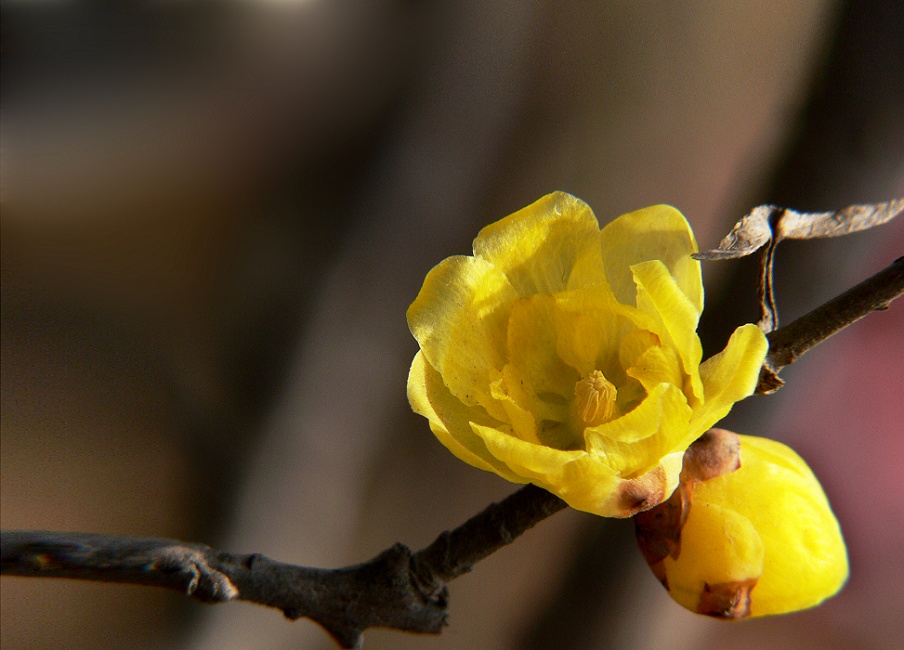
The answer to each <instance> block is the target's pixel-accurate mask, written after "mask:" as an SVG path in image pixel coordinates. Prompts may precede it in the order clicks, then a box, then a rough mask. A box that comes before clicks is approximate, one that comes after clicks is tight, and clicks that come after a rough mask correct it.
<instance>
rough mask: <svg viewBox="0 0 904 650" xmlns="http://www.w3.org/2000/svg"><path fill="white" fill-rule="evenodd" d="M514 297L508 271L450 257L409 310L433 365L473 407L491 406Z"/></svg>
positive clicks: (432, 274)
mask: <svg viewBox="0 0 904 650" xmlns="http://www.w3.org/2000/svg"><path fill="white" fill-rule="evenodd" d="M515 298H516V294H515V291H514V289H512V287H511V285H510V284H509V282H508V280H507V279H506V277H505V275H504V274H503V273H502V272H501V271H499V269H497V268H495V267H494V266H493V265H492V264H490V263H489V262H486V261H485V260H480V259H476V258H473V257H450V258H448V259H446V260H444V261H443V262H442V263H440V264H439V265H437V266H436V267H434V268H433V269H432V270H431V271H430V273H428V274H427V278H426V279H425V280H424V286H423V287H422V288H421V291H420V293H419V294H418V296H417V298H416V299H415V301H414V302H413V303H412V304H411V306H410V307H409V308H408V313H407V316H408V326H409V327H410V328H411V333H412V334H414V337H415V338H416V339H417V341H418V343H419V344H420V346H421V350H422V351H423V353H424V355H425V356H426V357H427V360H428V361H429V362H430V365H431V366H433V367H434V368H435V369H436V370H437V371H438V372H439V373H440V375H442V377H443V381H444V382H445V384H446V386H447V387H448V388H449V390H450V391H451V392H452V394H453V395H455V396H456V397H457V398H458V399H460V400H461V401H463V402H464V403H465V404H468V405H469V406H474V405H476V404H481V405H482V406H484V408H487V409H490V410H492V409H493V405H492V401H493V400H492V398H491V397H490V394H489V383H490V376H491V373H492V371H494V370H497V371H498V370H501V369H502V367H503V365H504V364H505V339H506V323H507V321H508V316H509V312H510V310H511V306H512V303H513V302H514V301H515ZM495 415H497V416H500V415H501V413H495Z"/></svg>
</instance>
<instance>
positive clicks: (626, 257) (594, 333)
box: [408, 192, 767, 517]
mask: <svg viewBox="0 0 904 650" xmlns="http://www.w3.org/2000/svg"><path fill="white" fill-rule="evenodd" d="M696 251H697V246H696V242H695V240H694V236H693V233H692V231H691V229H690V226H689V225H688V223H687V221H686V220H685V219H684V217H683V216H682V215H681V213H679V212H678V211H677V210H675V209H674V208H672V207H669V206H665V205H659V206H653V207H650V208H646V209H643V210H639V211H637V212H632V213H630V214H626V215H623V216H621V217H619V218H617V219H615V220H614V221H612V222H611V223H609V224H608V225H607V226H606V227H605V228H603V229H602V231H601V230H600V227H599V224H598V222H597V220H596V217H595V216H594V215H593V212H592V211H591V210H590V208H589V207H588V206H587V205H586V204H585V203H583V202H582V201H580V200H579V199H577V198H575V197H573V196H570V195H568V194H564V193H560V192H557V193H553V194H549V195H547V196H545V197H543V198H541V199H540V200H539V201H537V202H535V203H534V204H532V205H530V206H528V207H526V208H524V209H522V210H519V211H518V212H516V213H514V214H512V215H510V216H508V217H506V218H504V219H502V220H501V221H498V222H496V223H494V224H491V225H489V226H487V227H485V228H484V229H483V230H481V231H480V233H479V234H478V236H477V239H475V241H474V255H473V256H457V257H450V258H448V259H446V260H444V261H443V262H441V263H440V264H439V265H438V266H436V267H435V268H433V269H432V270H431V271H430V272H429V273H428V275H427V277H426V279H425V280H424V285H423V287H422V289H421V291H420V293H419V294H418V296H417V298H416V299H415V301H414V303H413V304H412V305H411V307H410V308H409V309H408V324H409V327H410V328H411V332H412V333H413V335H414V337H415V338H416V339H417V341H418V343H419V344H420V348H421V349H420V352H418V354H417V355H416V356H415V358H414V361H413V363H412V366H411V372H410V375H409V377H408V398H409V400H410V402H411V405H412V408H413V409H414V410H415V411H416V412H417V413H420V414H421V415H423V416H425V417H426V418H427V419H428V420H429V422H430V427H431V429H432V430H433V433H434V434H435V435H436V437H437V438H438V439H439V440H440V442H442V444H444V445H445V446H446V447H447V448H448V449H449V450H450V451H451V452H452V453H453V454H455V455H456V456H457V457H458V458H460V459H461V460H463V461H465V462H466V463H469V464H471V465H473V466H475V467H478V468H480V469H483V470H487V471H490V472H495V473H496V474H498V475H500V476H502V477H504V478H506V479H508V480H510V481H513V482H515V483H533V484H535V485H537V486H539V487H542V488H545V489H547V490H549V491H550V492H552V493H554V494H556V495H558V496H559V497H561V498H562V499H563V500H565V501H566V502H567V503H568V504H569V505H570V506H572V507H573V508H576V509H578V510H584V511H587V512H592V513H595V514H599V515H603V516H611V517H629V516H632V515H634V514H635V513H637V512H640V511H643V510H646V509H649V508H651V507H653V506H655V505H657V504H659V503H661V502H662V501H664V500H665V499H667V498H668V497H669V496H670V495H671V494H672V492H673V490H674V489H675V487H676V485H677V484H678V477H679V473H680V471H681V465H682V457H683V454H684V451H685V449H687V447H688V445H690V444H691V443H692V442H693V441H694V440H695V439H697V438H698V437H699V436H700V435H701V434H702V433H703V432H705V431H706V430H707V429H709V428H710V427H711V426H712V425H713V424H714V423H715V422H717V421H718V420H720V419H722V418H723V417H724V416H725V415H726V414H727V413H728V411H729V410H730V409H731V407H732V405H733V404H734V403H735V402H736V401H738V400H740V399H743V398H744V397H747V396H748V395H750V394H751V393H752V392H753V390H754V387H755V385H756V381H757V377H758V374H759V371H760V367H761V366H762V364H763V359H764V356H765V353H766V349H767V343H766V339H765V337H764V336H763V334H762V332H760V330H759V329H758V328H757V327H756V326H755V325H744V326H742V327H739V328H738V329H737V330H735V332H734V334H733V335H732V336H731V338H730V340H729V342H728V345H727V346H726V348H725V349H724V350H723V351H722V352H720V353H719V354H717V355H715V356H714V357H712V358H710V359H708V360H706V361H705V362H703V363H701V358H702V351H701V347H700V340H699V338H698V336H697V334H696V329H697V323H698V320H699V318H700V313H701V311H702V310H703V286H702V282H701V277H700V264H699V262H697V261H695V260H694V259H692V258H691V254H692V253H694V252H696Z"/></svg>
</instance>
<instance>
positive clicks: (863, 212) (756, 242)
mask: <svg viewBox="0 0 904 650" xmlns="http://www.w3.org/2000/svg"><path fill="white" fill-rule="evenodd" d="M902 212H904V199H893V200H891V201H886V202H885V203H875V204H868V205H852V206H849V207H847V208H843V209H841V210H836V211H835V212H796V211H795V210H790V209H788V208H781V207H779V206H777V205H760V206H757V207H755V208H754V209H753V210H751V211H750V213H748V214H747V215H746V216H745V217H743V218H742V219H741V220H740V221H738V223H736V224H735V226H734V228H732V229H731V232H730V233H728V235H727V236H726V237H725V239H723V240H722V241H721V242H720V243H719V246H718V248H714V249H712V250H708V251H702V252H700V253H696V254H695V255H694V256H693V257H694V259H698V260H731V259H737V258H739V257H746V256H747V255H751V254H753V253H755V252H757V251H758V250H760V249H761V248H763V246H766V248H765V249H764V250H763V253H762V254H761V255H760V277H759V281H758V283H757V298H758V300H759V303H760V321H759V323H758V325H759V327H760V329H762V330H763V331H764V332H767V333H768V332H771V331H773V330H774V329H775V328H777V327H778V312H777V310H776V306H775V295H774V292H773V287H772V265H773V261H774V259H775V247H776V246H777V245H778V243H779V242H780V241H781V240H783V239H816V238H820V237H840V236H841V235H849V234H851V233H854V232H859V231H860V230H867V229H868V228H873V227H874V226H880V225H882V224H883V223H886V222H888V221H891V220H892V219H894V218H895V217H897V216H898V215H899V214H901V213H902ZM767 244H768V245H767Z"/></svg>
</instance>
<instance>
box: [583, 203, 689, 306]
mask: <svg viewBox="0 0 904 650" xmlns="http://www.w3.org/2000/svg"><path fill="white" fill-rule="evenodd" d="M601 248H602V258H603V260H604V264H605V267H606V276H607V278H608V280H609V285H610V286H611V287H612V291H613V292H614V293H615V296H616V297H617V298H618V300H619V301H620V302H623V303H625V304H627V305H633V304H635V303H634V297H635V285H634V280H633V277H632V275H631V270H630V269H631V267H632V266H634V265H635V264H639V263H641V262H646V261H649V260H660V261H661V262H662V263H663V264H665V266H666V268H667V269H668V272H669V274H671V275H672V276H673V277H674V278H675V281H676V283H677V285H678V287H679V289H680V290H681V291H682V292H683V293H684V295H685V296H686V297H687V299H688V300H689V301H690V303H691V304H692V305H693V306H694V308H695V309H696V310H697V312H701V311H703V281H702V278H701V273H700V263H699V262H697V261H696V260H694V259H693V258H692V257H691V256H690V255H691V253H696V252H697V242H696V240H695V239H694V233H693V232H692V231H691V227H690V225H688V223H687V220H686V219H685V218H684V216H683V215H682V214H681V213H680V212H678V210H676V209H675V208H673V207H671V206H668V205H654V206H652V207H649V208H644V209H643V210H637V211H636V212H630V213H628V214H625V215H622V216H621V217H619V218H618V219H616V220H614V221H613V222H612V223H610V224H608V225H607V226H606V227H604V228H603V230H602V235H601Z"/></svg>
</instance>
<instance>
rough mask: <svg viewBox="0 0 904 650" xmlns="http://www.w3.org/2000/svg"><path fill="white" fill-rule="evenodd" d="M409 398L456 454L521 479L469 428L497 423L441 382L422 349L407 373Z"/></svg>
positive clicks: (433, 429) (516, 480)
mask: <svg viewBox="0 0 904 650" xmlns="http://www.w3.org/2000/svg"><path fill="white" fill-rule="evenodd" d="M408 401H409V402H411V408H412V409H413V410H414V412H415V413H419V414H420V415H423V416H424V417H426V418H427V419H428V420H429V421H430V429H431V430H432V431H433V433H434V434H435V435H436V437H437V439H439V441H440V442H441V443H442V444H443V445H444V446H445V447H446V448H447V449H448V450H449V451H451V452H452V453H453V454H455V456H456V457H458V458H459V459H461V460H463V461H464V462H466V463H468V464H469V465H473V466H474V467H477V468H478V469H482V470H486V471H489V472H495V473H496V474H499V475H500V476H502V477H503V478H506V479H508V480H509V481H514V482H515V483H523V482H524V480H523V479H521V478H519V477H518V476H517V475H516V474H514V473H512V472H511V471H509V470H508V469H507V468H506V466H505V465H504V464H503V463H501V462H499V461H497V460H496V459H495V458H494V457H493V455H492V454H491V453H490V452H489V451H488V450H487V448H486V445H485V444H484V442H483V440H482V439H481V438H480V437H479V436H477V435H476V434H475V433H474V431H473V429H472V428H471V422H479V423H481V424H482V425H483V426H488V427H492V426H499V425H500V423H499V422H498V421H496V420H494V419H493V418H491V417H490V416H489V415H487V413H486V411H484V410H483V409H482V408H481V407H479V406H467V405H465V404H463V403H462V402H461V401H460V400H459V399H457V398H456V397H455V396H454V395H452V393H450V392H449V390H448V389H447V388H446V386H445V384H443V380H442V377H441V376H440V374H439V373H438V372H437V371H436V370H435V369H434V368H433V367H432V366H431V365H430V363H429V362H428V361H427V358H426V356H425V355H424V354H423V352H418V353H417V354H416V355H415V357H414V361H413V362H412V364H411V371H410V373H409V374H408Z"/></svg>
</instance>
